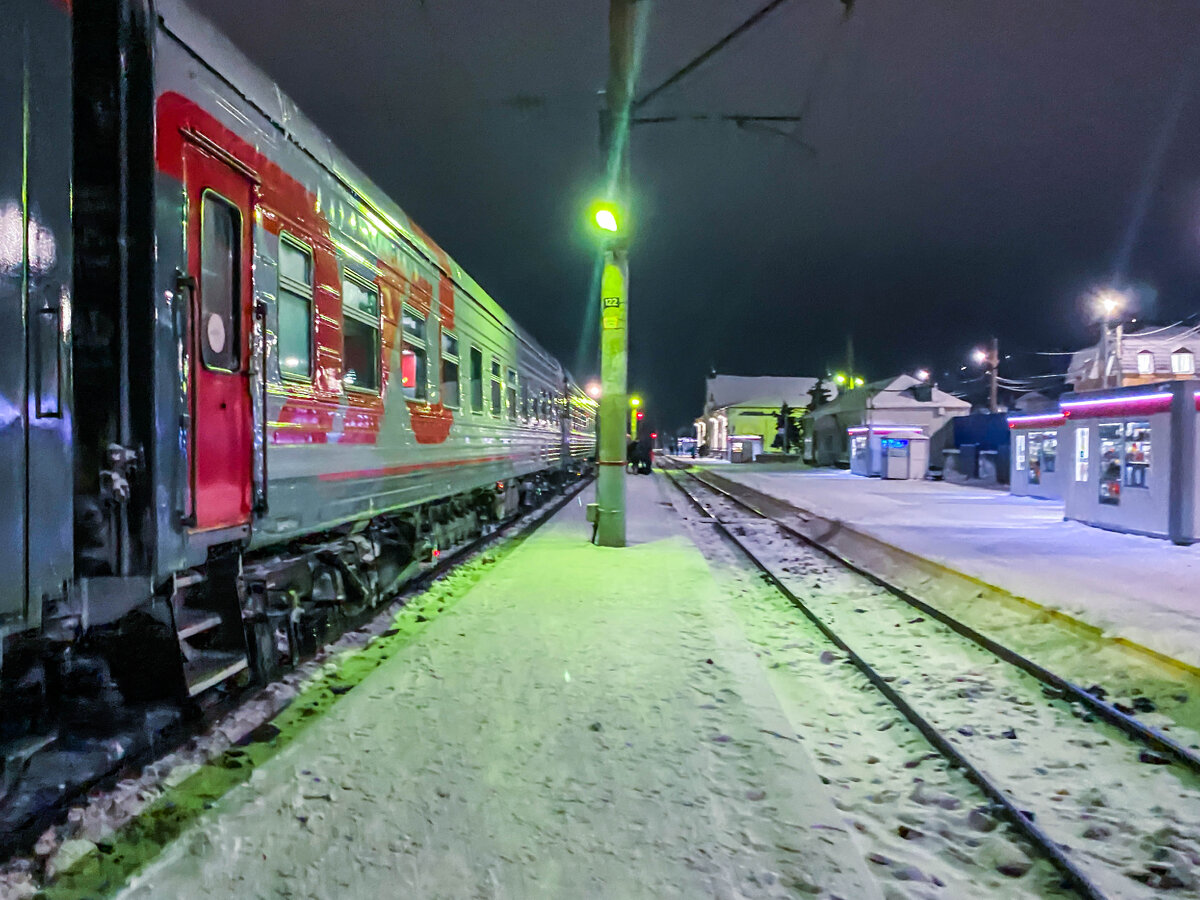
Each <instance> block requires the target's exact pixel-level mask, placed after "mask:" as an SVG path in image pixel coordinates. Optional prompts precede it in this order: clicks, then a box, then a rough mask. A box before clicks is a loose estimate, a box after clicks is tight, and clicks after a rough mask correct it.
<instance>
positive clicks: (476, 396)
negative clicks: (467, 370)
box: [471, 347, 483, 413]
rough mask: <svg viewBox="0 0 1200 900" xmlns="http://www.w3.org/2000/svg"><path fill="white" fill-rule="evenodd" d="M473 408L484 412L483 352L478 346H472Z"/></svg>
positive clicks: (475, 410)
mask: <svg viewBox="0 0 1200 900" xmlns="http://www.w3.org/2000/svg"><path fill="white" fill-rule="evenodd" d="M471 409H472V411H474V412H477V413H481V412H483V353H482V352H481V351H480V350H479V348H478V347H472V348H471Z"/></svg>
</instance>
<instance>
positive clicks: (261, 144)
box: [0, 0, 594, 701]
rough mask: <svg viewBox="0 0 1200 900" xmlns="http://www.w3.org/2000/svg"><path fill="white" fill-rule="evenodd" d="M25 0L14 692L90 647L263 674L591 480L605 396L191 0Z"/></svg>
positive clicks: (4, 471)
mask: <svg viewBox="0 0 1200 900" xmlns="http://www.w3.org/2000/svg"><path fill="white" fill-rule="evenodd" d="M15 3H16V13H15V16H14V17H13V18H12V19H10V20H9V21H4V22H0V35H2V39H3V41H4V45H5V46H6V47H10V48H11V47H23V48H24V51H23V56H22V55H19V54H12V55H10V56H8V57H7V58H5V59H4V60H2V61H0V77H2V78H3V81H0V89H2V91H3V94H2V96H0V104H3V105H0V110H2V113H0V115H2V116H3V121H4V123H5V128H4V129H3V132H2V133H0V166H2V168H0V179H3V181H0V264H2V265H0V300H3V301H4V302H3V303H0V317H3V320H2V321H0V334H2V335H3V337H0V340H2V341H3V342H4V348H5V350H4V354H2V355H0V420H2V421H0V496H3V497H4V498H5V503H4V505H3V507H2V509H0V518H2V519H3V521H2V522H0V528H3V529H4V533H3V535H2V537H3V538H4V542H3V545H2V546H0V567H2V568H3V569H4V570H5V572H6V573H19V575H14V577H9V578H7V579H6V580H5V581H4V582H3V583H0V613H2V614H3V616H4V618H3V628H4V634H5V648H6V651H7V653H8V656H9V659H8V664H7V665H6V666H5V672H6V685H5V690H4V691H3V692H0V697H3V698H7V699H8V700H9V701H12V697H13V695H14V692H13V688H12V685H13V682H14V680H15V679H18V678H24V682H23V683H26V684H28V682H29V679H28V676H27V674H25V675H23V674H22V673H27V671H28V668H29V666H30V665H32V664H33V663H32V662H31V661H32V660H34V659H37V660H44V658H45V655H46V646H47V644H48V642H58V643H59V644H63V643H68V642H71V641H78V640H80V638H81V636H85V635H92V637H91V638H88V637H84V638H83V639H84V642H85V643H87V642H88V641H89V640H90V641H91V645H94V646H95V647H98V648H100V650H99V651H98V652H102V654H103V656H104V658H105V660H106V664H107V665H108V666H109V667H110V668H111V670H112V673H113V675H114V676H115V677H116V678H117V681H118V682H119V683H120V684H121V687H122V689H123V690H125V691H126V692H127V693H130V692H132V693H138V692H139V691H150V692H151V693H152V692H153V691H154V686H153V685H151V686H149V687H148V686H147V685H146V683H145V682H146V679H144V678H141V677H139V675H143V674H145V672H146V671H147V667H152V664H153V663H154V660H158V662H159V663H160V664H161V665H160V666H159V668H160V670H161V669H162V668H163V667H164V666H166V667H168V668H169V666H170V662H169V661H170V660H171V659H172V658H175V659H177V663H178V669H179V679H178V688H179V690H181V691H182V692H184V693H185V694H191V695H196V694H199V693H200V692H202V691H204V690H206V689H208V688H210V687H212V686H214V685H216V684H220V683H222V682H223V681H225V680H226V679H228V678H230V677H232V676H234V675H236V674H237V673H239V672H241V671H244V670H247V669H250V670H257V671H259V672H260V673H262V674H270V672H271V671H272V669H273V668H274V667H275V666H276V665H277V664H278V663H279V662H280V661H281V655H282V656H283V657H285V658H286V657H287V656H289V655H290V656H291V657H292V658H295V657H296V656H297V655H298V654H300V653H301V652H303V651H304V650H305V649H306V647H307V648H309V649H311V646H313V645H315V643H316V642H317V641H318V640H320V639H321V638H322V637H323V636H325V635H326V634H328V632H329V629H330V628H331V627H333V624H334V623H336V621H340V620H341V618H342V617H343V611H344V610H345V609H346V608H353V609H364V608H368V607H370V606H371V605H373V604H375V603H378V602H380V601H381V599H382V598H384V597H386V596H387V595H388V594H389V592H390V591H391V590H392V589H393V588H394V587H395V586H396V585H398V584H400V583H401V582H402V581H403V580H404V578H405V577H406V576H407V575H408V574H411V572H412V571H414V569H415V567H417V566H419V565H420V563H421V562H422V561H424V560H427V559H429V558H430V557H431V556H433V555H436V554H437V553H438V552H439V551H440V550H441V549H444V548H446V547H448V546H450V545H453V544H455V543H458V542H461V541H463V540H465V539H467V538H469V537H470V536H471V535H474V534H478V533H479V532H480V531H481V530H482V529H484V528H487V527H489V523H493V522H496V521H498V520H500V519H502V518H504V517H506V516H507V515H511V514H513V513H515V512H516V511H517V510H518V509H519V508H520V506H521V504H522V503H529V502H532V501H534V500H535V499H536V497H537V495H539V494H541V493H542V492H545V491H548V490H551V489H552V488H554V487H556V486H557V485H558V484H559V483H560V482H561V481H563V480H564V479H565V478H567V477H569V476H570V475H572V474H577V473H579V472H581V471H582V470H583V469H584V468H585V467H586V464H587V460H588V458H589V457H590V456H591V454H592V448H593V436H594V415H593V413H594V403H593V401H592V400H591V399H590V398H589V397H587V396H586V394H585V393H584V392H582V391H581V390H580V389H579V388H578V387H577V386H576V385H575V384H574V382H573V380H572V378H571V376H570V375H569V374H568V373H567V372H566V371H564V369H563V367H562V366H561V365H560V364H559V363H558V361H557V360H555V359H554V358H553V357H552V356H550V355H549V354H548V353H547V352H546V351H545V350H543V349H542V348H541V347H539V346H538V344H537V343H536V342H535V341H534V340H533V339H532V338H531V337H530V335H529V334H528V333H527V332H525V331H524V330H523V329H521V328H520V327H519V326H518V325H517V324H516V323H515V322H514V321H513V320H512V318H511V317H510V316H509V315H508V314H507V313H505V312H504V310H503V309H502V308H501V307H500V306H499V305H498V304H497V303H496V302H495V301H494V300H493V299H492V298H491V297H489V296H488V295H487V293H486V292H485V291H484V290H483V289H482V288H481V287H480V286H479V285H478V284H476V283H475V281H474V280H472V279H471V278H470V276H468V275H467V274H466V273H465V272H464V271H463V270H462V269H461V268H460V267H459V266H458V265H457V264H456V263H455V262H454V261H453V260H452V259H451V258H450V257H449V256H448V255H447V254H446V253H445V252H444V251H443V250H442V249H441V248H440V247H439V246H438V245H437V244H436V243H434V241H433V240H432V239H430V238H429V237H428V236H427V235H426V234H424V232H422V231H421V229H420V228H419V227H418V226H417V225H416V224H415V223H413V222H412V221H411V220H410V219H409V218H408V217H407V216H406V215H405V214H404V213H403V211H402V210H401V209H400V208H399V207H398V206H396V205H395V204H394V203H392V202H391V201H390V200H389V199H388V198H387V197H386V196H385V195H384V194H383V193H382V192H381V191H380V190H379V189H378V188H376V187H375V186H374V185H372V184H371V182H370V181H369V180H368V179H367V178H366V177H365V176H364V175H363V174H362V173H360V172H358V171H357V170H356V169H355V168H354V167H353V166H352V165H351V164H350V163H349V162H348V160H347V159H346V158H345V157H344V156H343V155H342V154H341V153H340V152H339V151H338V150H337V149H336V148H335V147H334V146H333V145H332V144H331V142H330V141H329V140H328V139H327V138H326V137H324V136H323V135H322V134H321V133H320V132H319V131H318V130H317V129H316V128H315V127H314V126H313V125H312V124H311V123H310V122H309V121H308V120H306V119H305V118H304V116H303V115H302V114H300V112H299V111H298V110H297V109H296V108H295V106H294V105H293V104H292V103H291V102H290V101H289V100H288V99H287V98H286V97H285V96H284V95H283V94H282V93H281V92H280V91H279V89H278V88H277V87H276V86H275V85H274V84H273V83H272V82H271V81H269V80H268V79H267V78H266V77H265V76H264V75H263V74H262V73H261V72H259V71H258V70H257V69H256V68H255V67H254V66H253V65H252V64H251V63H249V62H248V61H247V60H246V59H245V57H244V56H243V55H242V54H240V53H239V52H238V51H237V50H236V49H234V47H233V46H232V45H231V44H230V43H229V42H228V41H227V40H226V39H225V38H224V37H222V36H221V35H220V34H219V33H217V32H216V31H215V30H214V29H213V27H212V26H211V25H210V24H209V23H208V22H206V21H205V20H204V19H203V18H201V17H200V16H198V15H197V14H196V13H195V12H194V11H193V10H192V9H190V8H189V7H188V6H187V5H186V4H185V3H183V2H182V0H74V3H73V4H72V3H70V2H68V0H15ZM72 35H73V41H72ZM68 59H70V60H71V61H72V66H71V67H68V66H67V65H66V64H65V63H66V61H67V60H68ZM72 110H73V115H72ZM21 123H24V124H23V125H22V124H21ZM72 132H73V141H72ZM72 146H74V150H75V152H74V158H73V159H72V158H71V154H70V148H71V147H72ZM72 190H73V211H72V210H71V206H70V203H71V197H72V194H71V192H72ZM22 198H25V200H24V201H23V199H22ZM72 242H73V247H72ZM72 518H73V521H74V528H73V529H72V528H71V526H70V522H71V521H72ZM164 635H165V636H166V638H167V640H165V641H163V640H160V639H162V638H163V637H164ZM142 641H157V642H158V644H159V645H160V647H159V650H157V651H155V652H154V653H148V654H147V653H143V652H142V650H141V649H140V648H141V642H142ZM163 648H167V649H163ZM155 653H157V654H158V656H155ZM164 654H165V656H164ZM172 654H174V656H172ZM164 659H165V660H167V662H163V660H164ZM51 680H53V679H51ZM34 681H35V682H36V681H37V679H34ZM38 689H39V690H43V689H44V686H41V687H39V688H38ZM18 693H19V692H18Z"/></svg>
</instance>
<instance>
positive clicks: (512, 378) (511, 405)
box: [506, 369, 517, 422]
mask: <svg viewBox="0 0 1200 900" xmlns="http://www.w3.org/2000/svg"><path fill="white" fill-rule="evenodd" d="M506 396H507V399H508V417H509V419H511V420H512V421H514V422H515V421H517V370H516V369H509V370H508V387H507V389H506Z"/></svg>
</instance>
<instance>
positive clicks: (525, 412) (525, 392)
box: [521, 382, 529, 421]
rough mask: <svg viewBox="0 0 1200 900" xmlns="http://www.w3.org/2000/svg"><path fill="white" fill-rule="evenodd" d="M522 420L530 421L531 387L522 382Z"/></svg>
mask: <svg viewBox="0 0 1200 900" xmlns="http://www.w3.org/2000/svg"><path fill="white" fill-rule="evenodd" d="M521 418H522V419H524V420H526V421H529V385H527V384H525V382H521Z"/></svg>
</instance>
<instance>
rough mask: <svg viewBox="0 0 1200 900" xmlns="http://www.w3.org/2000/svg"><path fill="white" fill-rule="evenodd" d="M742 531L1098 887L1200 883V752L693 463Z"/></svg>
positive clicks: (996, 800) (758, 559) (1016, 822)
mask: <svg viewBox="0 0 1200 900" xmlns="http://www.w3.org/2000/svg"><path fill="white" fill-rule="evenodd" d="M668 477H670V479H671V480H672V482H673V483H674V484H675V485H676V486H677V487H678V488H679V489H680V490H681V491H682V492H683V494H684V495H685V496H686V497H687V499H688V501H689V502H690V503H691V505H692V507H693V508H694V509H695V510H696V511H697V513H698V514H699V516H700V518H701V519H702V520H704V521H707V522H711V523H712V524H713V525H714V526H715V527H716V528H717V529H719V531H720V532H721V533H722V534H723V535H724V536H725V537H727V538H728V539H729V540H730V541H731V542H732V543H733V544H734V545H735V546H736V547H737V548H738V549H739V550H740V551H741V553H742V554H744V555H745V556H746V557H747V558H748V559H749V560H750V561H751V563H752V564H753V565H754V566H755V567H756V568H757V569H758V570H760V571H761V572H762V574H763V575H764V577H765V578H766V579H767V580H768V581H769V582H770V583H771V584H772V585H773V586H774V587H775V588H776V589H777V590H779V591H780V592H781V593H782V594H783V596H784V597H786V598H787V600H788V601H789V602H790V603H791V604H792V605H793V606H795V607H796V608H797V609H799V610H800V611H801V613H803V615H805V616H806V617H807V618H808V619H809V620H810V621H811V622H812V623H813V624H814V625H815V626H816V628H817V629H818V630H819V631H820V632H821V633H822V634H823V635H824V637H825V638H826V639H827V640H828V641H829V642H830V643H832V644H833V645H834V646H835V647H837V648H838V650H839V651H841V653H842V654H844V656H845V658H846V659H847V660H848V661H849V662H850V663H851V664H853V665H854V666H855V667H856V668H857V669H858V670H859V671H860V672H861V673H862V674H863V676H864V677H865V678H866V679H867V680H868V681H869V682H870V683H871V684H872V685H873V686H874V687H875V688H876V689H877V690H878V691H879V693H880V694H882V695H883V696H884V697H885V698H886V700H887V701H888V702H889V703H890V704H891V705H892V706H894V707H895V708H896V709H897V710H898V711H899V712H900V713H901V714H902V715H903V716H904V718H906V719H907V720H908V721H909V722H910V723H912V725H913V726H914V727H915V728H916V729H917V730H919V731H920V732H921V734H922V735H923V736H924V737H925V739H926V740H927V741H928V742H929V744H930V746H931V747H932V748H933V750H934V752H936V753H937V754H938V755H940V756H941V757H943V758H945V759H946V760H947V761H948V762H949V763H950V764H951V765H953V766H954V767H956V768H958V769H959V770H961V771H962V772H963V774H964V775H965V776H966V778H967V779H968V780H970V781H971V782H972V783H974V784H975V785H976V786H977V787H978V789H979V790H980V791H982V792H983V793H984V794H985V795H986V796H987V797H988V798H989V799H990V800H991V802H992V803H993V804H994V809H995V811H996V813H997V814H998V815H1000V816H1002V817H1004V818H1005V819H1007V820H1008V821H1009V822H1010V823H1011V825H1012V826H1013V828H1014V829H1016V831H1017V832H1018V833H1020V834H1021V835H1023V836H1024V837H1025V839H1026V840H1028V841H1029V842H1030V843H1031V844H1032V845H1033V846H1034V847H1035V848H1036V849H1037V850H1038V851H1039V852H1040V853H1041V854H1043V855H1044V856H1045V857H1046V858H1047V859H1048V860H1049V861H1050V862H1051V863H1052V864H1053V865H1054V866H1055V868H1056V869H1057V870H1058V871H1059V872H1060V873H1061V875H1062V877H1063V880H1064V883H1066V884H1067V885H1069V886H1070V887H1071V888H1073V889H1074V890H1075V891H1076V892H1077V893H1079V894H1080V895H1081V896H1084V897H1088V898H1117V897H1160V896H1179V897H1184V896H1188V897H1200V878H1198V877H1197V875H1196V874H1195V872H1196V871H1200V865H1198V863H1200V755H1198V754H1197V753H1196V751H1195V750H1194V749H1192V748H1189V747H1185V746H1183V745H1181V744H1180V743H1178V742H1177V741H1174V740H1173V739H1172V738H1171V737H1170V736H1168V735H1165V734H1163V733H1162V732H1161V731H1158V730H1156V729H1153V728H1151V727H1149V726H1147V725H1145V724H1144V723H1142V722H1139V721H1138V720H1137V719H1136V718H1134V717H1131V716H1128V715H1126V714H1124V713H1122V712H1121V711H1120V710H1117V709H1115V708H1114V707H1113V706H1112V705H1111V704H1108V703H1105V702H1104V701H1103V700H1101V699H1099V698H1097V697H1093V696H1092V695H1090V694H1088V693H1087V692H1086V691H1085V690H1083V689H1082V688H1081V687H1079V686H1078V685H1076V684H1074V683H1072V682H1070V681H1069V680H1067V679H1064V678H1061V677H1060V676H1058V675H1056V674H1055V673H1054V672H1052V671H1050V670H1049V669H1046V668H1045V667H1044V666H1041V665H1039V664H1037V663H1034V662H1032V661H1031V660H1028V659H1027V658H1025V657H1024V656H1022V655H1021V654H1019V653H1016V652H1015V651H1013V650H1011V649H1009V648H1006V647H1004V646H1002V645H1000V644H999V643H997V642H995V641H993V640H992V639H990V638H988V637H987V636H986V635H983V634H981V633H979V632H978V631H976V630H975V629H972V628H971V627H970V626H967V625H965V624H964V623H962V622H959V621H957V620H956V619H954V618H952V617H951V616H949V615H947V614H946V613H944V612H943V611H941V610H939V609H937V608H935V607H933V606H931V605H929V604H927V603H925V602H923V601H922V600H920V599H919V598H917V597H915V596H913V595H912V594H911V593H909V592H908V591H905V590H903V589H901V588H899V587H896V586H894V585H892V584H889V583H888V582H887V581H885V580H884V579H881V578H879V577H877V576H875V575H873V574H871V573H869V572H866V571H864V570H863V569H861V568H860V567H858V566H856V565H854V563H852V562H851V561H849V560H846V559H844V558H842V557H841V556H839V555H838V554H837V553H835V552H834V551H832V550H830V549H828V548H826V547H824V546H822V545H821V544H820V543H818V542H816V541H814V540H812V539H811V538H809V537H807V536H805V535H803V534H801V533H799V532H797V531H796V530H795V529H793V528H791V527H790V526H789V525H788V524H787V523H786V522H781V521H779V520H778V519H777V518H776V517H774V516H772V515H771V514H769V513H768V512H765V511H763V510H762V509H760V508H759V507H758V506H757V505H756V504H755V503H754V502H753V501H752V500H749V499H747V498H744V497H739V496H737V494H736V493H735V492H733V491H731V490H728V489H726V488H725V487H722V486H719V485H714V484H712V483H710V482H708V481H707V480H705V479H703V478H702V477H700V476H698V475H696V474H695V473H693V472H690V471H686V470H685V471H679V472H672V473H670V474H669V476H668Z"/></svg>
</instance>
